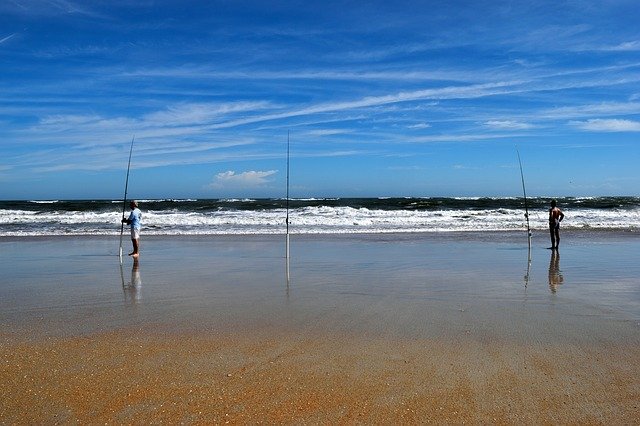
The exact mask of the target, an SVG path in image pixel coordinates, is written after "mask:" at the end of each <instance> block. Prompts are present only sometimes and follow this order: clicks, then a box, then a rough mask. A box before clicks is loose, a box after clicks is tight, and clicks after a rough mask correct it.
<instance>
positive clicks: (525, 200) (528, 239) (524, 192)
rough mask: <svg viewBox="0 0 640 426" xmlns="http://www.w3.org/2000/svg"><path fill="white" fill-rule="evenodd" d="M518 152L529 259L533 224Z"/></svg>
mask: <svg viewBox="0 0 640 426" xmlns="http://www.w3.org/2000/svg"><path fill="white" fill-rule="evenodd" d="M516 154H518V164H519V165H520V178H521V179H522V193H523V195H524V212H525V213H524V217H525V218H526V219H527V241H528V246H529V259H531V226H530V225H529V205H528V202H527V188H526V187H525V184H524V172H523V171H522V161H521V160H520V151H518V148H516Z"/></svg>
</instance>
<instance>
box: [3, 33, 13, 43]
mask: <svg viewBox="0 0 640 426" xmlns="http://www.w3.org/2000/svg"><path fill="white" fill-rule="evenodd" d="M15 35H16V33H13V34H10V35H8V36H6V37H3V38H0V44H2V43H4V42H6V41H9V40H11V39H12V38H13V37H14V36H15Z"/></svg>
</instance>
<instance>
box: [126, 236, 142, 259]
mask: <svg viewBox="0 0 640 426" xmlns="http://www.w3.org/2000/svg"><path fill="white" fill-rule="evenodd" d="M131 243H133V251H132V252H131V253H129V256H137V255H138V254H139V247H140V243H139V241H138V240H137V239H135V238H132V239H131Z"/></svg>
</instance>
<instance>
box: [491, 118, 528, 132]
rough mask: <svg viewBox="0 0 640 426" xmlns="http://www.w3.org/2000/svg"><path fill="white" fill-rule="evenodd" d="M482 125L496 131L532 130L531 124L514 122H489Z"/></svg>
mask: <svg viewBox="0 0 640 426" xmlns="http://www.w3.org/2000/svg"><path fill="white" fill-rule="evenodd" d="M483 125H484V126H485V127H488V128H491V129H497V130H527V129H532V128H534V126H533V125H532V124H529V123H524V122H521V121H514V120H490V121H487V122H485V123H484V124H483Z"/></svg>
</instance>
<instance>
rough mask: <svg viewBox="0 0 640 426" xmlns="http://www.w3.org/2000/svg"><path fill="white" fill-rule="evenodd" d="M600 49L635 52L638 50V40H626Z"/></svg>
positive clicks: (639, 47) (639, 43)
mask: <svg viewBox="0 0 640 426" xmlns="http://www.w3.org/2000/svg"><path fill="white" fill-rule="evenodd" d="M602 50H608V51H611V52H635V51H638V50H640V41H638V40H633V41H626V42H624V43H620V44H618V45H615V46H610V47H606V48H603V49H602Z"/></svg>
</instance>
